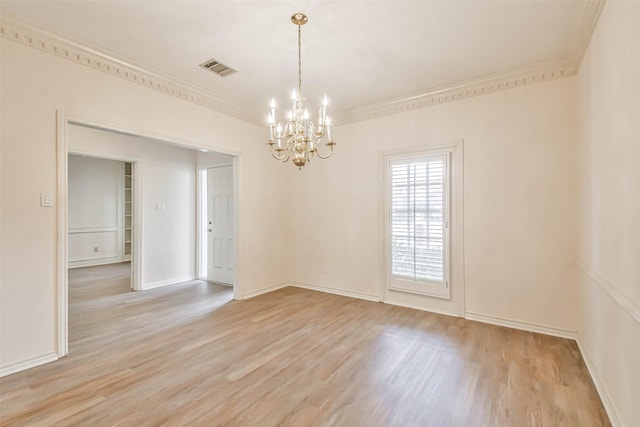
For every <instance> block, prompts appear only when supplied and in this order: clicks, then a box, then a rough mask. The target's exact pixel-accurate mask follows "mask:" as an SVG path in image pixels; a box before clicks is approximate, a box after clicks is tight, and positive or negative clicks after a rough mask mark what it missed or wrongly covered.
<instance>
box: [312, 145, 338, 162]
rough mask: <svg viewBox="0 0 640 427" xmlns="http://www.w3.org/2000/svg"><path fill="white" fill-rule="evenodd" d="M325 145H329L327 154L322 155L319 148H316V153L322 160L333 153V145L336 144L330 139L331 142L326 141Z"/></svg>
mask: <svg viewBox="0 0 640 427" xmlns="http://www.w3.org/2000/svg"><path fill="white" fill-rule="evenodd" d="M325 145H328V146H329V154H327V155H326V156H323V155H322V154H320V150H318V149H317V148H316V155H317V156H318V157H319V158H321V159H322V160H325V159H328V158H329V157H331V155H332V154H333V146H334V145H336V144H335V142H333V141H331V142H327V143H326V144H325Z"/></svg>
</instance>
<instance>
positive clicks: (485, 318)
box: [464, 311, 577, 340]
mask: <svg viewBox="0 0 640 427" xmlns="http://www.w3.org/2000/svg"><path fill="white" fill-rule="evenodd" d="M464 318H465V319H467V320H474V321H476V322H482V323H488V324H490V325H496V326H504V327H505V328H512V329H519V330H522V331H527V332H535V333H538V334H544V335H551V336H553V337H560V338H567V339H571V340H575V339H576V337H577V333H576V331H569V330H567V329H560V328H554V327H551V326H543V325H538V324H535V323H529V322H523V321H520V320H513V319H507V318H505V317H499V316H490V315H488V314H479V313H471V312H469V311H467V312H466V313H465V315H464Z"/></svg>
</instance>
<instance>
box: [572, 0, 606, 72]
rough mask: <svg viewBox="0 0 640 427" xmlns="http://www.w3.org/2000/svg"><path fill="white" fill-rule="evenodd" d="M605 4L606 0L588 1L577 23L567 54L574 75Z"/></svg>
mask: <svg viewBox="0 0 640 427" xmlns="http://www.w3.org/2000/svg"><path fill="white" fill-rule="evenodd" d="M605 2H606V0H589V1H588V2H587V6H586V8H585V10H584V12H583V14H582V16H581V17H580V20H579V21H578V25H577V27H576V30H575V33H574V38H573V43H572V47H571V52H570V54H569V57H570V62H571V64H572V65H573V67H574V70H573V73H574V74H576V73H577V72H578V70H579V69H580V65H581V64H582V58H583V57H584V54H585V53H586V52H587V48H588V47H589V43H590V42H591V36H592V35H593V32H594V31H595V29H596V24H597V23H598V19H600V14H601V13H602V8H603V7H604V4H605Z"/></svg>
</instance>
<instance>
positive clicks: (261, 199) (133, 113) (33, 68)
mask: <svg viewBox="0 0 640 427" xmlns="http://www.w3.org/2000/svg"><path fill="white" fill-rule="evenodd" d="M1 43H2V44H1V46H0V51H1V54H2V60H1V61H0V63H1V70H0V71H1V76H0V78H1V80H0V83H1V87H2V97H1V102H2V104H1V108H2V115H1V118H0V120H1V122H0V127H1V131H0V138H1V140H2V146H1V161H2V164H1V166H2V167H1V185H2V187H1V205H2V217H1V219H0V220H1V224H0V225H1V229H2V236H1V243H0V256H1V260H2V269H1V272H0V287H1V288H0V293H1V298H0V342H1V345H0V367H2V368H3V369H5V368H7V367H11V366H17V365H18V364H20V363H22V362H24V363H27V362H29V361H33V360H36V359H38V358H42V357H47V356H50V355H52V354H53V353H55V352H56V342H57V338H56V312H55V308H56V277H57V271H56V245H57V238H56V232H57V229H56V211H57V208H56V207H54V208H41V207H40V206H39V199H40V193H41V192H50V193H53V194H55V193H56V182H57V171H56V161H57V153H56V135H57V123H56V110H61V111H62V112H64V113H65V114H68V115H71V116H77V117H81V118H87V119H91V120H96V121H100V122H103V123H106V124H110V125H113V126H118V127H121V128H125V129H128V130H130V131H132V132H138V133H142V134H144V135H148V136H154V137H157V138H160V139H164V140H168V141H171V142H175V143H178V144H186V145H193V146H199V147H204V148H208V149H210V150H214V151H227V152H228V151H232V152H234V153H238V154H240V174H241V177H240V178H241V179H240V186H241V200H240V204H241V206H242V211H241V215H242V217H241V224H242V235H241V241H240V246H241V251H242V256H243V259H244V260H246V261H245V262H243V263H242V264H240V265H238V269H239V270H238V276H239V279H240V280H241V283H242V285H243V287H244V291H245V292H246V293H249V292H254V291H257V290H260V289H263V288H265V287H268V286H271V285H273V284H277V283H281V282H283V281H285V280H286V279H287V278H286V267H285V262H286V258H285V257H283V256H281V254H282V253H284V251H285V247H286V245H285V237H286V236H285V230H284V228H283V225H282V222H281V221H279V216H280V212H281V207H282V206H283V205H284V202H285V199H284V195H285V193H284V192H281V191H275V189H276V187H274V186H271V185H268V184H267V183H270V182H281V181H283V180H284V176H283V174H284V172H283V168H282V165H280V164H278V163H277V162H275V161H271V159H270V154H269V153H268V152H267V150H265V149H264V132H263V129H262V128H259V127H257V126H254V125H250V124H247V123H245V122H242V121H239V120H235V119H233V118H230V117H228V116H225V115H221V114H217V113H214V112H212V111H211V110H208V109H206V108H201V107H198V106H196V105H194V104H192V103H188V102H186V101H182V100H179V99H178V98H175V97H172V96H168V95H165V94H162V93H160V92H158V91H155V90H152V89H148V88H145V87H143V86H141V85H138V84H135V83H130V82H127V81H125V80H122V79H120V78H117V77H113V76H110V75H108V74H106V73H103V72H100V71H96V70H93V69H90V68H88V67H84V66H82V65H78V64H76V63H72V62H70V61H67V60H65V59H62V58H59V57H56V56H53V55H49V54H46V53H42V52H40V51H37V50H35V49H32V48H30V47H26V46H23V45H20V44H18V43H15V42H12V41H7V40H6V39H4V38H3V39H2V42H1ZM249 261H250V262H249Z"/></svg>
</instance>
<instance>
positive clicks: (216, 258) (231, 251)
mask: <svg viewBox="0 0 640 427" xmlns="http://www.w3.org/2000/svg"><path fill="white" fill-rule="evenodd" d="M203 157H204V156H203ZM212 158H213V159H215V160H217V162H216V163H212V162H211V159H212ZM232 159H233V158H232V157H231V156H225V155H221V154H218V153H208V158H207V160H209V161H208V162H205V164H201V165H200V166H199V167H198V237H199V239H198V241H199V244H198V249H199V250H198V276H199V278H200V279H202V280H206V281H208V282H212V283H218V284H222V285H226V286H230V287H233V286H234V283H235V269H236V268H235V243H234V240H235V235H236V232H235V225H234V217H235V215H234V209H235V197H234V194H235V188H236V185H235V183H234V166H233V161H232Z"/></svg>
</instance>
